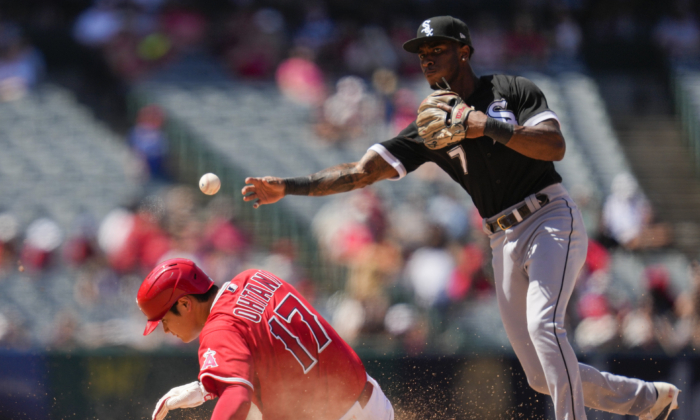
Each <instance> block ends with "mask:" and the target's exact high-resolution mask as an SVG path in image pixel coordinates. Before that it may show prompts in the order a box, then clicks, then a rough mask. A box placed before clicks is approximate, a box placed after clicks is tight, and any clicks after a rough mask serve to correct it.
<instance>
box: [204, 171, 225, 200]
mask: <svg viewBox="0 0 700 420" xmlns="http://www.w3.org/2000/svg"><path fill="white" fill-rule="evenodd" d="M219 188H221V180H220V179H219V177H218V176H216V175H215V174H212V173H208V174H204V175H202V177H201V178H199V189H200V190H202V192H203V193H204V194H206V195H214V194H216V193H217V192H219Z"/></svg>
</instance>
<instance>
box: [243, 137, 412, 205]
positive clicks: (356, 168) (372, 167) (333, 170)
mask: <svg viewBox="0 0 700 420" xmlns="http://www.w3.org/2000/svg"><path fill="white" fill-rule="evenodd" d="M396 176H398V172H397V171H396V169H394V168H393V167H392V166H391V165H389V164H388V163H387V162H386V161H385V160H384V159H383V158H382V157H381V156H380V155H379V154H378V153H377V152H374V151H372V150H369V151H367V153H365V155H364V156H363V157H362V159H360V161H359V162H353V163H341V164H340V165H336V166H332V167H330V168H327V169H324V170H322V171H320V172H316V173H315V174H313V175H309V176H304V177H297V178H277V177H272V176H266V177H264V178H246V179H245V183H246V186H245V187H243V190H242V191H241V193H242V194H243V200H245V201H253V207H254V208H258V207H260V205H261V204H272V203H276V202H278V201H279V200H281V199H282V198H283V197H284V196H285V195H310V196H322V195H331V194H337V193H342V192H346V191H352V190H355V189H358V188H364V187H366V186H368V185H371V184H374V183H375V182H377V181H381V180H383V179H389V178H393V177H396Z"/></svg>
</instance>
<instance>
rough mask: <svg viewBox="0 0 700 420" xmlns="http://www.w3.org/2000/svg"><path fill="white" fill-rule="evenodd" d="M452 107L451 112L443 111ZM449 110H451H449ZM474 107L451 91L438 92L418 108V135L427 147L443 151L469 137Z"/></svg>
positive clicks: (432, 94)
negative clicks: (471, 113)
mask: <svg viewBox="0 0 700 420" xmlns="http://www.w3.org/2000/svg"><path fill="white" fill-rule="evenodd" d="M441 105H442V106H443V107H445V108H447V107H452V110H451V112H448V111H446V110H444V109H441V108H440V106H441ZM447 109H449V108H447ZM472 111H474V107H473V106H472V107H470V106H468V105H467V104H466V103H464V101H463V100H462V98H460V97H459V95H457V94H456V93H454V92H452V91H449V90H436V91H435V92H433V93H431V94H430V95H428V97H427V98H425V99H424V100H423V102H421V104H420V106H419V107H418V118H417V119H416V123H417V124H418V135H419V136H421V137H422V138H423V141H424V144H425V145H426V147H428V148H429V149H432V150H436V149H442V148H445V147H447V146H451V145H453V144H455V143H459V142H460V141H462V140H463V139H464V138H465V137H466V135H467V129H468V126H467V118H468V117H469V113H470V112H472Z"/></svg>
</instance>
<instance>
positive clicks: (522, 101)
mask: <svg viewBox="0 0 700 420" xmlns="http://www.w3.org/2000/svg"><path fill="white" fill-rule="evenodd" d="M403 47H404V49H405V50H407V51H409V52H411V53H415V54H417V55H418V59H419V60H420V65H421V69H422V70H423V74H424V76H425V78H426V79H427V81H428V83H429V84H430V87H431V88H433V89H434V90H436V91H435V92H433V93H432V94H431V95H430V96H428V97H427V98H426V99H425V100H424V101H423V103H422V104H421V106H420V108H419V110H418V111H419V113H418V117H417V120H416V121H415V122H413V123H411V124H410V125H409V126H408V127H406V128H405V129H404V130H403V131H402V132H401V133H400V134H399V135H398V136H397V137H395V138H393V139H391V140H387V141H385V142H382V143H380V144H375V145H374V146H372V147H370V148H369V150H368V151H367V153H366V154H365V155H364V156H363V157H362V159H361V160H360V161H359V162H355V163H346V164H341V165H338V166H334V167H331V168H328V169H325V170H323V171H321V172H318V173H316V174H313V175H310V176H306V177H299V178H284V179H282V178H275V177H264V178H247V179H246V184H247V185H246V186H245V187H244V188H243V191H242V192H243V195H244V200H246V201H253V202H254V204H253V205H254V207H256V208H257V207H258V206H260V205H261V204H270V203H274V202H276V201H278V200H280V199H281V198H282V197H284V196H285V195H288V194H293V195H312V196H316V195H328V194H334V193H340V192H344V191H350V190H354V189H357V188H363V187H365V186H367V185H370V184H372V183H374V182H377V181H380V180H383V179H393V180H398V179H401V178H403V177H404V176H406V174H408V173H409V172H412V171H414V170H415V169H416V168H418V167H419V166H420V165H422V164H423V163H425V162H435V163H436V164H437V165H439V166H440V167H441V168H442V169H443V170H444V171H445V172H447V173H448V174H449V175H450V176H451V177H452V179H453V180H454V181H455V182H457V183H459V184H460V185H461V186H462V187H463V188H464V189H465V190H466V191H467V193H469V195H470V196H471V198H472V200H473V201H474V204H475V206H476V208H477V209H478V210H479V213H480V214H481V216H482V217H483V229H484V231H485V232H486V233H487V234H488V235H489V238H490V241H491V249H492V250H493V269H494V274H495V281H496V292H497V298H498V305H499V309H500V313H501V317H502V319H503V324H504V326H505V330H506V333H507V334H508V339H509V340H510V343H511V345H512V346H513V349H514V350H515V354H516V355H517V357H518V359H519V360H520V363H521V364H522V366H523V369H524V370H525V373H526V375H527V379H528V382H529V384H530V386H531V387H532V388H533V389H535V390H536V391H538V392H541V393H544V394H548V395H551V397H552V399H553V400H554V407H555V411H556V418H557V420H565V419H566V420H583V419H585V418H586V413H585V411H584V407H585V406H587V407H592V408H596V409H599V410H604V411H608V412H612V413H617V414H621V415H628V414H630V415H636V416H639V417H640V418H642V419H644V420H665V419H667V418H668V415H669V413H670V411H671V410H673V409H675V408H677V406H678V403H677V398H678V393H679V390H678V388H676V387H675V386H673V385H671V384H667V383H660V382H655V383H649V382H644V381H641V380H638V379H631V378H626V377H622V376H617V375H612V374H609V373H605V372H599V371H598V370H596V369H595V368H593V367H591V366H588V365H585V364H582V363H578V361H577V360H576V355H575V353H574V351H573V349H572V348H571V345H570V344H569V342H568V340H567V335H566V330H565V329H564V315H565V312H566V306H567V304H568V302H569V298H570V297H571V293H572V291H573V289H574V283H575V281H576V278H577V276H578V273H579V270H580V269H581V267H582V266H583V263H584V260H585V258H586V249H587V244H588V239H587V237H586V230H585V229H584V226H583V221H582V219H581V215H580V213H579V210H578V208H577V207H576V204H574V202H573V201H572V200H571V198H570V197H569V194H568V193H567V192H566V190H565V189H564V187H563V186H562V185H561V177H560V176H559V174H558V173H557V172H556V170H555V169H554V164H553V163H552V162H553V161H558V160H561V159H562V158H563V157H564V152H565V149H566V145H565V142H564V137H563V136H562V133H561V131H560V128H559V121H558V119H557V115H556V114H555V113H554V112H553V111H552V110H550V109H549V108H548V107H547V101H546V100H545V97H544V95H543V94H542V92H541V91H540V89H539V88H538V87H537V86H535V84H534V83H532V82H531V81H529V80H527V79H525V78H523V77H515V76H507V75H500V74H497V75H488V76H482V77H477V76H476V75H475V73H474V71H473V70H472V68H471V65H470V62H469V60H470V58H471V56H472V54H473V53H474V48H473V46H472V43H471V37H470V34H469V29H468V28H467V25H466V24H465V23H464V22H462V21H460V20H458V19H455V18H453V17H450V16H438V17H434V18H431V19H428V20H426V21H425V22H423V23H422V24H421V26H420V27H419V28H418V31H417V37H416V38H415V39H412V40H410V41H408V42H406V43H405V44H404V46H403Z"/></svg>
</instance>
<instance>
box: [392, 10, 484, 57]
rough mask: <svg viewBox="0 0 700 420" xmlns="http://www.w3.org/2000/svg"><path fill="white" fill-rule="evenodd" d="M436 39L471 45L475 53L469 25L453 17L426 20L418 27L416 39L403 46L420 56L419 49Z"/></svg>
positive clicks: (437, 17) (470, 47)
mask: <svg viewBox="0 0 700 420" xmlns="http://www.w3.org/2000/svg"><path fill="white" fill-rule="evenodd" d="M435 39H445V40H450V41H457V42H459V43H461V44H465V45H469V49H470V50H471V51H472V53H473V52H474V47H472V37H471V35H469V28H468V27H467V24H466V23H464V22H462V21H461V20H459V19H457V18H453V17H452V16H436V17H432V18H430V19H428V20H425V21H424V22H423V23H421V25H420V27H418V31H417V32H416V37H415V38H413V39H411V40H410V41H407V42H406V43H405V44H403V49H404V50H406V51H408V52H410V53H414V54H418V48H419V47H420V46H421V45H422V44H423V43H424V42H427V41H432V40H435Z"/></svg>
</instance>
